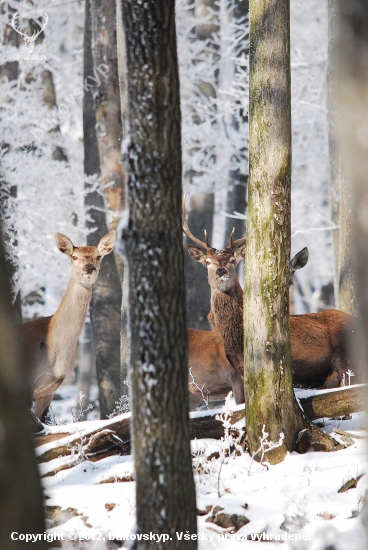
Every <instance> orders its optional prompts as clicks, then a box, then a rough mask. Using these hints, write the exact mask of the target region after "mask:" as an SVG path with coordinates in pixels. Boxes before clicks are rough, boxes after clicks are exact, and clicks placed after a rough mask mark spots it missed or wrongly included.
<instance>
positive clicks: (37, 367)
mask: <svg viewBox="0 0 368 550" xmlns="http://www.w3.org/2000/svg"><path fill="white" fill-rule="evenodd" d="M115 238H116V232H115V231H112V232H111V233H109V234H108V235H105V237H103V238H102V239H101V241H100V242H99V244H98V245H97V246H96V247H95V246H81V247H75V246H74V245H73V243H72V242H71V241H70V239H68V237H66V236H65V235H62V234H61V233H56V235H55V239H56V243H57V245H58V247H59V250H60V251H61V252H63V253H64V254H66V255H67V256H69V258H70V260H71V261H72V263H73V269H72V274H71V278H70V281H69V284H68V287H67V289H66V292H65V295H64V297H63V299H62V301H61V303H60V306H59V308H58V310H57V311H56V312H55V313H54V315H52V316H51V317H42V318H39V319H33V320H31V321H28V322H26V323H24V324H23V325H22V326H21V330H22V335H23V341H24V351H25V358H26V361H27V371H28V373H29V383H30V387H31V392H32V396H33V399H34V400H35V404H34V413H35V415H36V416H37V417H38V418H40V420H41V421H44V419H45V416H46V413H47V409H48V407H49V405H50V403H51V401H52V398H53V396H54V393H55V391H56V390H57V388H58V387H59V386H60V384H61V383H62V382H63V380H64V379H65V378H66V377H67V376H69V375H70V374H71V373H72V372H73V369H74V356H75V349H76V344H77V341H78V338H79V336H80V333H81V331H82V328H83V324H84V322H85V319H86V314H87V310H88V306H89V303H90V300H91V296H92V284H93V283H94V282H95V281H96V280H97V277H98V273H99V269H100V265H101V260H102V258H103V256H105V255H106V254H109V253H110V252H111V251H112V249H113V246H114V242H115Z"/></svg>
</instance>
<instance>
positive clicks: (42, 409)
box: [33, 393, 54, 423]
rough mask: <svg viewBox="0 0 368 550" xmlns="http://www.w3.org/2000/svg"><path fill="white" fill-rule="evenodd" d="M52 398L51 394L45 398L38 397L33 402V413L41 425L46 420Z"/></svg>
mask: <svg viewBox="0 0 368 550" xmlns="http://www.w3.org/2000/svg"><path fill="white" fill-rule="evenodd" d="M53 397H54V394H53V393H52V394H51V395H46V396H45V397H40V398H39V399H36V400H35V404H34V407H33V412H34V414H35V415H36V416H37V418H39V419H40V420H41V422H43V423H44V422H45V420H46V416H47V411H48V409H49V405H50V403H51V401H52V398H53Z"/></svg>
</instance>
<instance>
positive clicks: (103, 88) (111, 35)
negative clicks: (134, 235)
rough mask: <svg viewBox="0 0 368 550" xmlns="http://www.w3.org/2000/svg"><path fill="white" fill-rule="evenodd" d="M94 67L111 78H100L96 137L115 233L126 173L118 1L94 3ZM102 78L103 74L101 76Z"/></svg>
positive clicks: (97, 95)
mask: <svg viewBox="0 0 368 550" xmlns="http://www.w3.org/2000/svg"><path fill="white" fill-rule="evenodd" d="M91 7H92V11H91V14H92V40H93V46H92V51H93V59H94V67H95V68H96V67H100V68H101V70H102V72H105V74H106V75H107V77H106V78H105V77H104V76H102V77H101V78H100V81H101V83H100V85H99V88H98V93H97V94H96V98H95V105H96V134H97V142H98V150H99V158H100V170H101V177H102V183H103V185H104V186H106V187H105V194H106V197H107V200H108V204H109V209H110V213H111V215H112V218H113V219H112V220H111V222H110V227H111V228H112V229H115V227H116V225H117V223H118V222H119V220H120V218H121V216H122V214H123V212H124V210H125V188H124V170H123V166H122V164H121V161H120V156H121V140H122V123H121V112H120V97H119V76H118V54H117V38H116V25H115V21H116V3H115V0H103V1H102V2H98V1H97V0H91ZM100 74H102V73H100Z"/></svg>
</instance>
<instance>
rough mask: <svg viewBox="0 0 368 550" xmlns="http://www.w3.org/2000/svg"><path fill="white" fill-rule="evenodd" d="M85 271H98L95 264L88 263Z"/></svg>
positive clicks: (89, 273)
mask: <svg viewBox="0 0 368 550" xmlns="http://www.w3.org/2000/svg"><path fill="white" fill-rule="evenodd" d="M83 271H85V272H86V273H87V275H92V273H93V272H94V271H96V268H95V266H94V265H93V264H87V265H85V266H83Z"/></svg>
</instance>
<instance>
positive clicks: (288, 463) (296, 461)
mask: <svg viewBox="0 0 368 550" xmlns="http://www.w3.org/2000/svg"><path fill="white" fill-rule="evenodd" d="M62 392H63V396H64V398H65V399H62V400H60V401H59V402H58V407H59V409H60V408H62V402H63V401H65V403H66V404H67V407H68V406H69V405H70V402H71V401H70V400H71V396H72V394H73V392H72V391H71V390H68V389H64V390H62ZM315 393H316V392H315V391H310V392H306V391H305V390H296V394H297V396H298V397H301V396H303V397H305V396H306V395H308V394H309V395H310V394H315ZM73 398H75V394H74V396H73ZM68 400H69V402H68ZM73 403H74V404H75V399H74V401H73ZM191 414H192V415H193V414H194V415H196V416H201V415H203V414H208V413H207V412H206V411H205V412H196V413H191ZM125 416H126V415H122V416H121V418H124V417H125ZM351 416H352V418H351V419H347V420H336V419H335V420H331V419H323V423H324V425H325V429H326V431H328V432H329V433H332V432H333V431H334V429H336V428H339V429H340V430H344V431H346V432H349V433H351V434H354V436H355V437H354V438H353V444H352V445H350V446H348V447H346V448H345V449H342V450H340V451H337V452H334V453H315V452H313V453H307V454H305V455H298V454H297V453H292V454H289V455H288V456H287V457H286V459H285V460H284V462H282V463H281V464H278V465H276V466H270V467H269V469H266V468H265V467H263V466H262V465H261V464H259V463H257V462H255V461H252V459H251V457H250V456H249V455H248V454H245V453H242V454H241V455H240V456H235V452H234V453H233V454H232V455H231V456H230V457H227V458H226V457H224V456H223V454H222V453H221V448H220V447H221V442H219V441H216V440H214V439H202V440H194V441H192V454H193V456H194V461H193V468H194V473H195V481H196V488H197V508H198V511H201V512H200V513H201V514H203V515H199V516H198V532H199V533H200V538H202V539H204V540H200V541H199V549H200V550H204V549H211V550H215V549H217V548H218V549H220V548H221V549H225V550H230V549H231V550H236V549H238V548H243V549H244V548H245V549H247V548H249V549H251V548H253V547H255V546H256V545H257V544H258V542H253V541H252V540H248V539H247V537H249V538H250V537H251V536H252V535H253V537H254V536H256V535H257V534H260V533H266V534H267V535H268V536H270V535H273V539H275V538H277V539H278V540H279V541H280V542H283V543H284V548H285V549H290V550H293V549H296V548H298V550H299V549H301V550H304V549H307V548H308V550H322V549H325V548H326V547H328V546H329V545H333V547H334V548H335V549H336V550H345V549H346V550H350V549H354V550H360V549H362V550H363V548H366V538H365V532H364V528H363V524H362V516H364V513H363V514H361V513H360V512H361V511H362V508H363V504H364V501H365V495H366V491H367V485H368V482H367V476H366V475H365V473H366V468H367V448H366V438H367V426H368V418H367V414H366V413H355V414H353V415H351ZM119 418H120V417H119ZM319 423H321V420H320V421H319ZM102 425H103V423H101V421H90V422H79V423H74V424H66V425H64V426H52V427H48V428H47V431H48V432H58V431H66V432H74V433H77V432H80V433H81V434H82V435H84V436H86V434H87V433H88V432H90V431H92V430H93V429H96V428H97V427H99V426H102ZM242 425H244V421H240V422H239V423H238V424H237V427H238V429H240V430H241V428H242ZM339 438H340V439H339ZM337 439H339V440H342V439H341V435H338V436H337ZM53 445H55V442H51V443H48V444H47V445H44V446H43V447H42V448H41V447H39V448H38V450H37V454H40V453H41V452H42V451H44V450H45V448H47V447H48V448H49V447H52V446H53ZM218 454H220V458H219V457H218ZM221 456H222V457H223V458H221ZM266 456H267V455H266ZM68 460H70V458H68V457H60V458H57V459H55V460H53V461H52V462H49V463H45V464H41V465H40V472H41V475H43V474H45V473H47V472H49V473H50V472H52V471H53V470H54V468H56V467H57V466H58V465H60V464H62V463H65V462H67V461H68ZM220 468H221V472H220V475H219V470H220ZM360 476H362V477H360ZM359 477H360V479H359V481H358V482H357V484H356V487H355V488H351V489H349V490H348V491H346V492H342V493H339V492H338V491H339V489H341V487H342V486H343V485H344V484H345V483H346V482H347V481H349V480H352V479H358V478H359ZM132 478H133V461H132V457H131V456H130V455H126V456H119V455H115V456H111V457H107V458H104V459H102V460H100V461H98V462H89V461H81V462H80V463H79V464H77V465H76V466H74V467H73V468H70V469H68V470H63V471H60V472H58V473H57V474H56V475H49V476H48V477H44V478H43V479H42V483H43V487H44V492H45V499H46V500H45V503H46V506H47V511H48V516H49V517H53V518H54V519H57V520H58V521H57V523H55V521H53V520H51V519H49V520H47V521H48V527H49V533H59V534H60V533H62V534H63V536H64V537H65V539H66V542H65V543H63V544H64V547H68V544H73V546H72V547H73V548H75V547H76V546H75V542H73V543H69V542H68V537H72V538H73V537H76V539H81V540H80V541H79V543H78V544H79V546H77V547H80V548H95V549H96V550H100V549H101V550H102V549H105V548H117V547H120V546H121V545H122V542H120V540H119V539H123V538H125V537H129V534H130V533H131V532H134V522H135V517H134V514H135V483H134V481H132ZM122 480H126V481H122ZM215 506H218V507H220V508H221V509H223V510H219V513H224V514H228V515H230V516H232V515H233V514H236V515H237V518H238V520H239V519H240V518H241V517H243V518H244V517H245V518H247V520H249V523H246V524H245V525H243V526H242V527H241V528H240V529H239V530H238V531H237V532H236V533H230V531H229V529H226V528H222V527H219V526H218V525H215V524H214V523H210V522H208V521H206V520H207V519H208V518H209V517H210V516H211V515H212V513H213V508H214V507H215ZM55 507H56V508H55ZM245 521H246V520H245V519H243V522H245ZM290 536H293V538H295V536H299V537H300V538H301V537H304V538H303V539H302V540H285V538H286V537H290ZM86 538H89V539H90V542H86V541H85V540H84V539H86ZM94 538H95V539H96V538H97V539H100V540H95V541H94V542H91V541H92V540H93V539H94ZM104 539H105V540H104ZM109 539H110V540H109ZM58 544H59V545H60V543H58ZM55 545H57V544H56V543H55ZM276 547H277V548H278V547H279V542H269V544H268V546H267V548H269V549H270V550H271V549H272V548H276ZM331 549H332V546H331Z"/></svg>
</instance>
